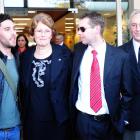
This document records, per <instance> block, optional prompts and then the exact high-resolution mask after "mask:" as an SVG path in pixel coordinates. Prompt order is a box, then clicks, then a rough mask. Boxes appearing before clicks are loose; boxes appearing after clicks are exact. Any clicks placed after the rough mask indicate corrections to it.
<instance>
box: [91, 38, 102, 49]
mask: <svg viewBox="0 0 140 140" xmlns="http://www.w3.org/2000/svg"><path fill="white" fill-rule="evenodd" d="M103 43H104V39H103V38H102V37H101V38H98V39H97V40H96V41H94V42H92V43H91V46H92V47H93V48H94V49H96V48H97V47H99V46H101V44H103Z"/></svg>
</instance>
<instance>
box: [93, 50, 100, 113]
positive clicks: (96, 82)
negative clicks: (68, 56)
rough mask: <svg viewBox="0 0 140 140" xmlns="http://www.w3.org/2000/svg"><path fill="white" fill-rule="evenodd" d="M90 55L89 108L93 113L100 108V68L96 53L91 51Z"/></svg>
mask: <svg viewBox="0 0 140 140" xmlns="http://www.w3.org/2000/svg"><path fill="white" fill-rule="evenodd" d="M92 53H93V62H92V66H91V73H90V107H91V108H92V109H93V110H94V112H98V111H99V110H100V108H101V107H102V99H101V78H100V68H99V63H98V59H97V57H96V55H97V52H96V51H95V50H93V51H92Z"/></svg>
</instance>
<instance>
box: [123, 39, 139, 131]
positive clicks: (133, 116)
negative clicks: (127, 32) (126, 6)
mask: <svg viewBox="0 0 140 140" xmlns="http://www.w3.org/2000/svg"><path fill="white" fill-rule="evenodd" d="M121 48H122V49H123V50H125V51H126V52H127V53H128V54H129V62H130V67H131V73H132V86H133V100H132V104H131V107H130V109H131V113H130V124H129V125H128V129H130V130H133V131H140V111H139V107H140V73H139V71H138V68H137V60H136V55H135V51H134V46H133V41H132V39H131V40H130V41H129V42H127V43H125V44H124V45H122V46H121Z"/></svg>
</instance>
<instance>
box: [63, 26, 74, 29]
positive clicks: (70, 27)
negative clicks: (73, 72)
mask: <svg viewBox="0 0 140 140" xmlns="http://www.w3.org/2000/svg"><path fill="white" fill-rule="evenodd" d="M65 28H66V29H73V28H74V27H72V26H66V27H65Z"/></svg>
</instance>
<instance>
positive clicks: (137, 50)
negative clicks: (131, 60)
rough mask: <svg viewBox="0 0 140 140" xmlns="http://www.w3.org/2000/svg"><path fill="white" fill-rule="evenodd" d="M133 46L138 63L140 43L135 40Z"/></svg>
mask: <svg viewBox="0 0 140 140" xmlns="http://www.w3.org/2000/svg"><path fill="white" fill-rule="evenodd" d="M133 46H134V51H135V55H136V59H137V62H138V53H139V47H140V43H138V42H137V41H135V40H134V39H133Z"/></svg>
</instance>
